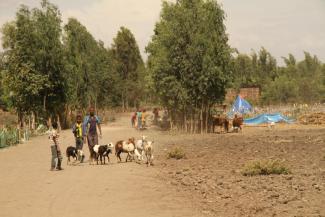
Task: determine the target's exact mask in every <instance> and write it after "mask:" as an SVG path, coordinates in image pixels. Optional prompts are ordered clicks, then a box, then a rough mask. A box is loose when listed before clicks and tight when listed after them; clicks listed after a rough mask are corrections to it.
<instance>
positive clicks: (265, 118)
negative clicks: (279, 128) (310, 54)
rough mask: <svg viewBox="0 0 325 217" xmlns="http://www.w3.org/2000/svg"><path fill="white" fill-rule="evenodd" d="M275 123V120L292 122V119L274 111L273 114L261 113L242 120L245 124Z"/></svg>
mask: <svg viewBox="0 0 325 217" xmlns="http://www.w3.org/2000/svg"><path fill="white" fill-rule="evenodd" d="M271 122H274V123H277V122H286V123H293V122H294V120H292V119H289V118H287V117H285V116H283V115H282V114H281V113H274V114H261V115H258V116H256V117H254V118H248V119H245V120H244V123H245V124H263V123H271Z"/></svg>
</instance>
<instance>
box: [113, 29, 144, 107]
mask: <svg viewBox="0 0 325 217" xmlns="http://www.w3.org/2000/svg"><path fill="white" fill-rule="evenodd" d="M112 56H113V58H114V61H115V64H116V71H117V74H118V83H119V84H120V85H119V86H120V87H119V90H120V91H121V101H122V106H123V108H124V109H125V108H128V107H129V106H136V105H137V104H138V103H139V101H140V98H141V95H142V90H143V89H144V77H145V75H144V73H145V69H144V63H143V60H142V58H141V55H140V50H139V47H138V45H137V42H136V40H135V38H134V36H133V34H132V33H131V31H130V30H129V29H127V28H125V27H121V28H120V30H119V31H118V33H117V36H116V37H115V38H114V42H113V44H112Z"/></svg>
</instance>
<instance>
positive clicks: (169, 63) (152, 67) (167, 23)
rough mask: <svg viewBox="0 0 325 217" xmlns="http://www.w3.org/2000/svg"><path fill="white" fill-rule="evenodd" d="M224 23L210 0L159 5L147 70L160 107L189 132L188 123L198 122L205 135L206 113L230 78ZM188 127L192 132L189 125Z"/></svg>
mask: <svg viewBox="0 0 325 217" xmlns="http://www.w3.org/2000/svg"><path fill="white" fill-rule="evenodd" d="M224 18H225V14H224V11H223V10H222V9H221V7H220V5H219V4H218V3H217V2H216V1H212V0H207V1H205V0H179V1H177V2H176V3H168V2H164V3H163V8H162V12H161V16H160V21H159V22H158V23H157V24H156V27H155V30H154V32H155V34H154V36H153V37H152V41H151V42H150V44H149V45H148V47H147V52H148V54H149V59H148V67H149V72H150V73H151V76H152V79H153V82H154V87H155V91H156V93H157V94H158V95H159V98H160V100H161V103H162V104H163V105H164V106H166V107H167V108H168V110H169V111H170V115H171V119H172V120H173V121H174V122H177V123H178V124H179V125H181V126H180V127H185V128H187V119H192V122H193V121H194V119H198V118H200V119H201V124H200V129H201V131H202V130H203V129H206V130H207V128H208V126H207V120H208V117H209V109H210V108H211V106H212V105H213V104H214V103H216V102H222V101H223V99H224V96H225V93H226V91H225V90H226V87H227V84H228V82H229V80H230V79H231V71H230V64H231V49H230V47H229V45H228V35H227V34H226V27H225V25H224ZM180 114H182V115H181V120H177V119H179V117H180ZM203 116H204V117H203ZM203 119H204V120H206V121H204V123H203ZM191 128H192V131H194V126H193V124H191Z"/></svg>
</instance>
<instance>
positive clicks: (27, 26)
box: [2, 0, 65, 123]
mask: <svg viewBox="0 0 325 217" xmlns="http://www.w3.org/2000/svg"><path fill="white" fill-rule="evenodd" d="M2 41H3V48H4V56H5V61H4V68H5V69H4V86H5V87H4V89H5V93H6V94H7V96H8V97H9V98H10V99H11V104H12V106H13V107H14V108H15V109H16V110H17V113H18V116H19V119H20V122H21V123H22V122H23V121H22V120H23V115H24V114H30V113H35V114H38V115H39V116H44V117H48V116H50V114H56V113H58V112H59V110H60V108H61V107H62V105H64V103H65V94H64V86H65V83H64V79H63V71H64V61H63V50H62V44H61V14H60V12H59V10H58V8H57V7H56V6H54V5H52V4H50V3H49V2H48V1H46V0H43V1H42V2H41V7H40V8H34V9H29V8H28V7H27V6H24V5H22V6H21V7H20V8H19V9H18V11H17V13H16V17H15V19H14V20H13V21H11V22H8V23H6V24H4V25H3V27H2Z"/></svg>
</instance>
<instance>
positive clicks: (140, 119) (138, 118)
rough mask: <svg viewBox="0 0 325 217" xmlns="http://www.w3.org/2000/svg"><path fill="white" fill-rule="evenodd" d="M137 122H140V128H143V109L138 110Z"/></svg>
mask: <svg viewBox="0 0 325 217" xmlns="http://www.w3.org/2000/svg"><path fill="white" fill-rule="evenodd" d="M137 122H138V129H139V130H140V129H142V112H141V110H138V111H137Z"/></svg>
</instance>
